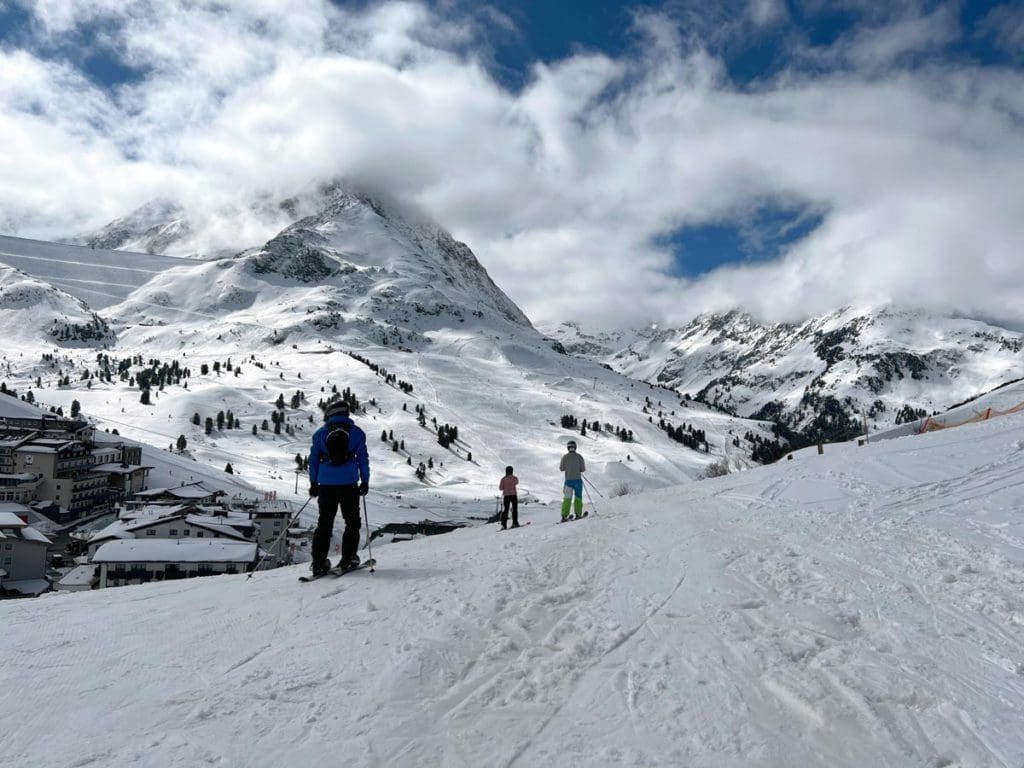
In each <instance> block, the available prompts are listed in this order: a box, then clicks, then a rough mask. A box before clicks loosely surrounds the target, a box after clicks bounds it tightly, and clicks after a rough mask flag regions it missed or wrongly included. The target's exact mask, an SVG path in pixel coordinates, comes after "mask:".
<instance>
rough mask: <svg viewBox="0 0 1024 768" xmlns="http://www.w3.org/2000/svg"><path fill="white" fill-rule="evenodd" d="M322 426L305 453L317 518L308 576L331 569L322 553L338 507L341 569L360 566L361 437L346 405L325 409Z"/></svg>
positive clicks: (365, 466)
mask: <svg viewBox="0 0 1024 768" xmlns="http://www.w3.org/2000/svg"><path fill="white" fill-rule="evenodd" d="M324 422H325V423H324V425H323V426H322V427H320V429H318V430H317V431H316V432H315V433H314V434H313V445H312V447H311V449H310V451H309V495H310V496H316V497H317V503H318V506H319V508H320V519H319V521H318V522H317V526H316V533H314V534H313V565H312V570H313V575H314V576H320V575H322V574H324V573H325V572H326V571H328V570H330V567H331V562H330V560H328V559H327V553H328V552H329V551H330V547H331V536H332V534H333V532H334V518H335V517H336V516H337V514H338V507H339V506H340V507H341V516H342V518H343V519H344V520H345V532H344V533H343V534H342V536H341V561H340V562H339V563H338V565H339V567H341V568H350V567H352V566H355V565H358V564H359V555H358V554H356V552H357V550H358V549H359V497H360V496H365V495H366V494H367V492H368V491H369V490H370V459H369V456H368V454H367V452H366V433H365V432H363V430H361V429H360V428H359V427H357V426H356V425H355V424H353V423H352V419H350V418H349V413H348V403H345V402H343V401H341V400H335V401H334V402H333V403H330V404H329V405H328V406H327V408H326V410H325V411H324Z"/></svg>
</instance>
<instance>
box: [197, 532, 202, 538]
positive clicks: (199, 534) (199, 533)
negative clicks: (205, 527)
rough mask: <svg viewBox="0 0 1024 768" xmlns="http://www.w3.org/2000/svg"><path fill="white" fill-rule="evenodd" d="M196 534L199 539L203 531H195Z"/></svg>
mask: <svg viewBox="0 0 1024 768" xmlns="http://www.w3.org/2000/svg"><path fill="white" fill-rule="evenodd" d="M196 536H197V537H199V538H200V539H201V538H203V532H202V531H196Z"/></svg>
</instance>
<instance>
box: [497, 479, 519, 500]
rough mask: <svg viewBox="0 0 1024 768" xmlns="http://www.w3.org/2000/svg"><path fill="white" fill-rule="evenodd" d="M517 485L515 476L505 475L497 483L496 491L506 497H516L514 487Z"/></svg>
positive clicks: (517, 481)
mask: <svg viewBox="0 0 1024 768" xmlns="http://www.w3.org/2000/svg"><path fill="white" fill-rule="evenodd" d="M517 485H519V478H518V477H516V476H515V475H505V476H504V477H503V478H501V482H500V483H498V490H500V491H501V492H502V493H503V494H505V495H506V496H515V495H516V486H517Z"/></svg>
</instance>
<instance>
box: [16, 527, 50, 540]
mask: <svg viewBox="0 0 1024 768" xmlns="http://www.w3.org/2000/svg"><path fill="white" fill-rule="evenodd" d="M21 538H23V539H25V541H34V542H36V543H37V544H53V542H52V541H50V540H49V539H48V538H46V536H44V535H43V534H41V533H40V532H39V531H37V530H36V529H35V528H33V527H32V526H31V525H27V526H25V527H24V528H22V529H21Z"/></svg>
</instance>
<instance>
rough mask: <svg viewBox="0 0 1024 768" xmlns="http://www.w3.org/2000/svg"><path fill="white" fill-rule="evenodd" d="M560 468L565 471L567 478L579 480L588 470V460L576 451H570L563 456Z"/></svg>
mask: <svg viewBox="0 0 1024 768" xmlns="http://www.w3.org/2000/svg"><path fill="white" fill-rule="evenodd" d="M558 468H559V469H560V470H562V471H563V472H565V479H566V480H579V479H580V478H582V477H583V473H584V472H586V471H587V462H585V461H584V460H583V457H582V456H580V455H579V454H578V453H576V452H575V451H569V452H568V453H567V454H565V456H563V457H562V463H561V464H559V465H558Z"/></svg>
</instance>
